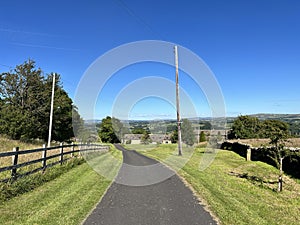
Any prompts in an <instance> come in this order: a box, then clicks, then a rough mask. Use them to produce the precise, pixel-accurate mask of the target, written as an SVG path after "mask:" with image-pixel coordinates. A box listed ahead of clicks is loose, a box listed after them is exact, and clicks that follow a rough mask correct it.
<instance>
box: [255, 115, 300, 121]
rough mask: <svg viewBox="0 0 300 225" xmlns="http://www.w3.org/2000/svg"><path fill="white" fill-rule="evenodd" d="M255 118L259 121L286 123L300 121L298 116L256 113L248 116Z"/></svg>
mask: <svg viewBox="0 0 300 225" xmlns="http://www.w3.org/2000/svg"><path fill="white" fill-rule="evenodd" d="M250 116H253V117H257V118H258V119H260V120H267V119H268V120H270V119H272V120H281V121H285V122H288V123H291V122H295V121H300V114H269V113H258V114H253V115H250Z"/></svg>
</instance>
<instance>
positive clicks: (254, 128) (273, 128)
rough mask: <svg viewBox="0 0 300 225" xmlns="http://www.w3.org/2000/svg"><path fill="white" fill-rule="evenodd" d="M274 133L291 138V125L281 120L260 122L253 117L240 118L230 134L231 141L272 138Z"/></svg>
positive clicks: (235, 122) (235, 121) (234, 123)
mask: <svg viewBox="0 0 300 225" xmlns="http://www.w3.org/2000/svg"><path fill="white" fill-rule="evenodd" d="M274 133H278V134H279V133H282V135H284V136H285V137H288V136H289V124H288V123H286V122H283V121H280V120H259V119H258V118H257V117H252V116H247V115H246V116H238V117H237V118H236V119H235V120H234V122H233V125H232V127H231V130H230V132H229V134H228V138H229V139H238V138H240V139H251V138H270V136H272V134H274Z"/></svg>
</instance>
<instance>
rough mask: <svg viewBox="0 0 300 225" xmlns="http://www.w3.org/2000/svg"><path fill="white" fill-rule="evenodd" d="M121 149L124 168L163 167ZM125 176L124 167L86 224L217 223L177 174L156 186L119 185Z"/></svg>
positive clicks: (197, 224) (188, 224)
mask: <svg viewBox="0 0 300 225" xmlns="http://www.w3.org/2000/svg"><path fill="white" fill-rule="evenodd" d="M117 148H118V149H119V150H121V151H122V152H123V165H134V166H142V167H143V166H147V165H150V166H151V165H154V164H156V165H158V164H159V163H158V162H157V161H155V160H153V159H150V158H147V157H145V156H143V155H141V154H139V153H137V152H135V151H128V150H126V149H124V148H123V147H122V146H120V145H117ZM160 165H161V164H160ZM142 167H141V168H142ZM160 168H163V169H161V170H165V171H163V172H165V173H166V174H168V173H169V172H170V170H169V169H168V168H166V167H164V166H162V167H160ZM122 170H123V171H122ZM123 173H124V168H123V166H122V167H121V169H120V171H119V174H118V177H117V178H116V180H115V182H113V183H112V185H111V186H110V188H109V189H108V190H107V192H106V194H105V195H104V196H103V198H102V200H101V201H100V203H99V204H98V205H97V206H96V208H95V209H94V210H93V211H92V213H91V214H90V215H89V216H88V217H87V219H86V220H85V221H84V223H83V224H84V225H91V224H105V225H202V224H203V225H209V224H217V223H216V222H215V221H214V220H213V218H212V217H211V215H210V214H209V213H208V212H207V211H205V210H204V208H203V206H201V205H200V204H199V201H198V200H197V198H196V197H195V196H194V195H193V193H192V191H191V190H190V189H189V188H187V187H186V186H185V185H184V183H183V182H182V181H181V180H180V178H179V177H178V176H177V175H172V176H171V177H169V178H168V179H166V180H164V181H162V182H160V183H155V184H152V185H146V186H128V185H124V184H120V183H122V182H117V181H118V178H119V177H120V176H123V175H122V174H123ZM145 176H147V174H146V175H145ZM135 178H136V177H135Z"/></svg>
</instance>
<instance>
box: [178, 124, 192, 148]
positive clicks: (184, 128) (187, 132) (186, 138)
mask: <svg viewBox="0 0 300 225" xmlns="http://www.w3.org/2000/svg"><path fill="white" fill-rule="evenodd" d="M181 137H182V141H183V142H184V143H185V144H187V145H189V146H192V145H193V144H194V143H195V134H194V130H193V127H192V123H191V122H190V121H189V120H188V119H183V120H182V123H181Z"/></svg>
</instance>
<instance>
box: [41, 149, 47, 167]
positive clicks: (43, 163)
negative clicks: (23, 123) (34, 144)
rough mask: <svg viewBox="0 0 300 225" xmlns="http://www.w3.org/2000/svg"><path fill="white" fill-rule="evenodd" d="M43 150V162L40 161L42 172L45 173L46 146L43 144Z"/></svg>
mask: <svg viewBox="0 0 300 225" xmlns="http://www.w3.org/2000/svg"><path fill="white" fill-rule="evenodd" d="M43 149H44V151H43V152H42V159H44V160H43V161H42V167H43V171H45V170H46V167H47V158H46V157H47V146H46V144H43Z"/></svg>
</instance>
